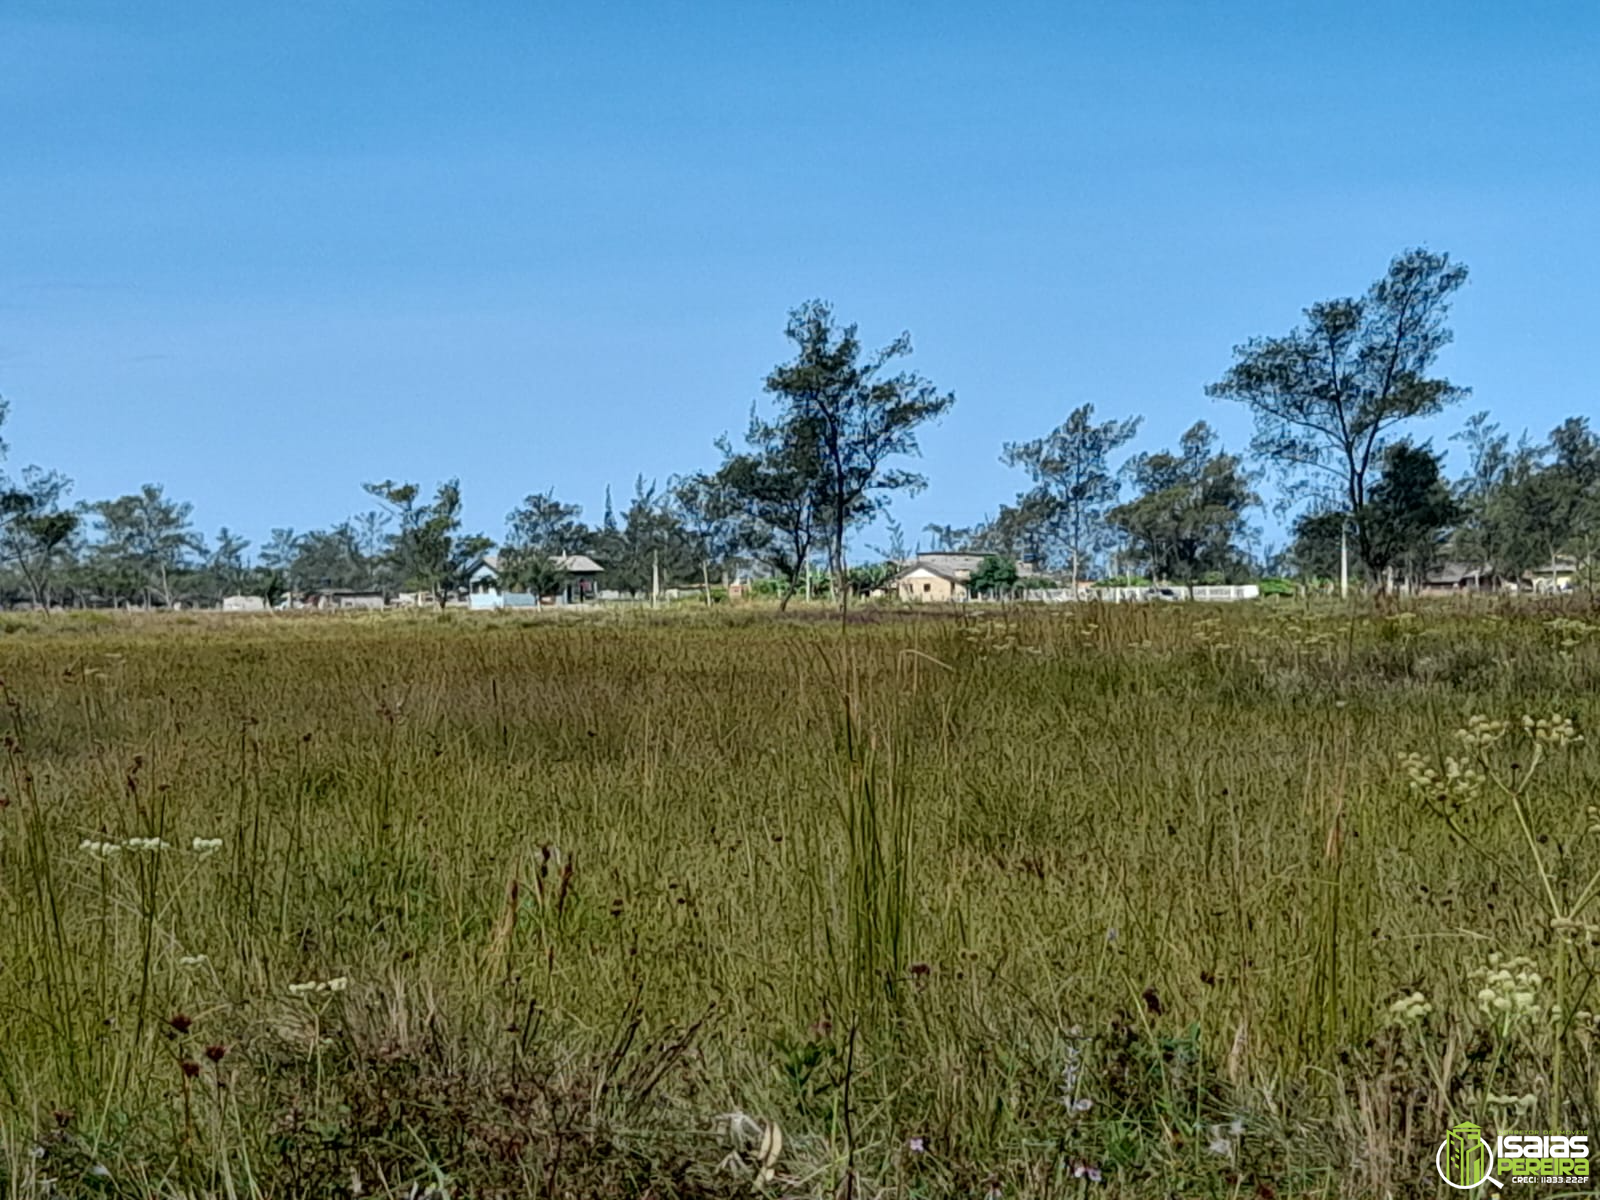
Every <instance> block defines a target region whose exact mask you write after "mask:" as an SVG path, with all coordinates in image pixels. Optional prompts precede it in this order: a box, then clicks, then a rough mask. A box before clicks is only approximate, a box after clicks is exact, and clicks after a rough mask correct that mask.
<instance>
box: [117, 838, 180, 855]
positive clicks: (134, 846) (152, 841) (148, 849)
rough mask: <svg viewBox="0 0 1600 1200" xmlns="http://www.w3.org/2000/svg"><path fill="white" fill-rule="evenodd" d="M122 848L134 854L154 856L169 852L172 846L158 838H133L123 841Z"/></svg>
mask: <svg viewBox="0 0 1600 1200" xmlns="http://www.w3.org/2000/svg"><path fill="white" fill-rule="evenodd" d="M122 848H123V849H124V850H131V851H133V852H134V853H135V854H156V853H159V852H160V851H162V850H171V849H172V844H171V843H170V842H167V841H164V840H163V839H161V838H158V837H134V838H127V839H126V840H124V841H123V843H122Z"/></svg>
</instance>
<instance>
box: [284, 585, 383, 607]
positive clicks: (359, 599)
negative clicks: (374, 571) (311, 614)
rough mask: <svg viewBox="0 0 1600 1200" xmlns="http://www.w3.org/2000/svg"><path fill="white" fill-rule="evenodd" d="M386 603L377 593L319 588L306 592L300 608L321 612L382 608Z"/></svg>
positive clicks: (350, 589)
mask: <svg viewBox="0 0 1600 1200" xmlns="http://www.w3.org/2000/svg"><path fill="white" fill-rule="evenodd" d="M387 602H388V601H387V597H385V596H384V594H383V593H382V592H378V591H371V590H364V589H360V588H319V589H318V590H316V591H312V592H307V593H306V595H305V599H304V600H303V601H302V602H301V605H300V607H302V608H316V609H323V610H332V609H344V608H382V607H384V605H385V604H386V603H387Z"/></svg>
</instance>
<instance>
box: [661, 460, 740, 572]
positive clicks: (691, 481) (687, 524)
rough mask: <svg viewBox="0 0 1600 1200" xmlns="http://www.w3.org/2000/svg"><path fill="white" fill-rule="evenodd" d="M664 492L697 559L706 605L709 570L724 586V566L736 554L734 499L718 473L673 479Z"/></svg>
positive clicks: (737, 536) (737, 528) (737, 532)
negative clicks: (714, 568)
mask: <svg viewBox="0 0 1600 1200" xmlns="http://www.w3.org/2000/svg"><path fill="white" fill-rule="evenodd" d="M668 491H669V495H670V497H671V502H672V505H673V509H674V512H675V513H676V514H677V517H678V520H679V523H680V524H682V526H683V529H684V532H685V533H687V534H688V536H689V540H690V541H691V542H692V543H693V544H694V548H695V553H696V556H697V557H698V558H699V560H700V581H701V583H702V584H703V585H704V586H705V587H706V589H707V595H706V599H707V601H708V602H709V600H710V586H711V569H712V567H716V568H717V571H718V574H719V575H720V576H721V578H722V582H723V583H727V582H728V567H729V565H730V564H731V563H733V562H734V560H735V559H736V558H737V557H738V554H739V550H740V545H739V543H740V525H741V522H740V520H739V511H740V510H739V507H738V503H737V499H736V498H735V497H734V495H733V494H732V489H731V488H730V487H729V485H728V482H727V480H725V479H724V478H722V476H721V474H720V473H718V472H712V473H711V474H704V473H700V474H694V475H686V476H682V477H680V478H677V479H674V480H673V481H672V482H671V484H670V485H669V489H668Z"/></svg>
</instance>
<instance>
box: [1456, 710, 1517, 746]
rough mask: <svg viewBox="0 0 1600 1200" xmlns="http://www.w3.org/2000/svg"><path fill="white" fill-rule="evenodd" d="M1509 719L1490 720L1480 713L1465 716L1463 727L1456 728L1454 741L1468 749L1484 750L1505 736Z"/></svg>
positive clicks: (1508, 727) (1509, 724) (1509, 723)
mask: <svg viewBox="0 0 1600 1200" xmlns="http://www.w3.org/2000/svg"><path fill="white" fill-rule="evenodd" d="M1510 728H1511V722H1510V721H1491V720H1490V719H1489V718H1488V717H1486V716H1484V715H1483V714H1482V713H1474V714H1473V715H1472V716H1470V717H1468V718H1467V724H1466V726H1465V728H1462V729H1458V730H1456V741H1458V742H1460V743H1461V744H1462V745H1463V746H1465V747H1467V749H1469V750H1484V749H1487V748H1488V747H1490V746H1492V745H1494V744H1495V743H1496V742H1498V741H1499V740H1500V739H1501V738H1503V737H1505V735H1506V733H1507V731H1508V730H1509V729H1510Z"/></svg>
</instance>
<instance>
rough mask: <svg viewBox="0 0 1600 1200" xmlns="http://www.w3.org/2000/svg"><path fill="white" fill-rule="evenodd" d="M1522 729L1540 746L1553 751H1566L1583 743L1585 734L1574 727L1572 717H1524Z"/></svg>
mask: <svg viewBox="0 0 1600 1200" xmlns="http://www.w3.org/2000/svg"><path fill="white" fill-rule="evenodd" d="M1522 728H1523V730H1524V731H1525V732H1526V733H1527V734H1528V736H1529V737H1531V738H1532V739H1533V740H1534V741H1535V742H1537V743H1538V744H1539V745H1541V746H1549V747H1550V748H1551V749H1553V750H1564V749H1566V748H1567V747H1568V746H1576V745H1578V744H1579V743H1581V742H1582V741H1583V734H1581V733H1579V732H1578V730H1577V729H1576V727H1574V725H1573V724H1572V718H1571V717H1563V716H1559V715H1556V716H1549V717H1538V718H1534V717H1523V718H1522Z"/></svg>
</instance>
